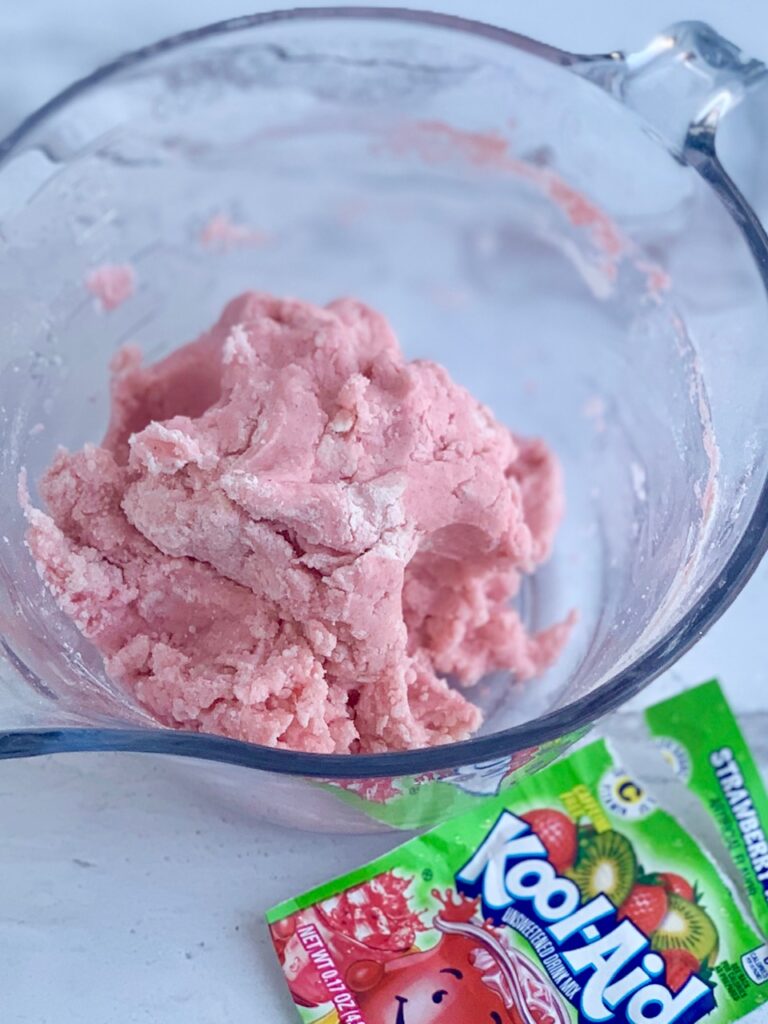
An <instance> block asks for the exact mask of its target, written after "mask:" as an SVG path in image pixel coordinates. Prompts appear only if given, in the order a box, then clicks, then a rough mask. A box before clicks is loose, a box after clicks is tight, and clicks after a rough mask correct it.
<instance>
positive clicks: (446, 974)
mask: <svg viewBox="0 0 768 1024" xmlns="http://www.w3.org/2000/svg"><path fill="white" fill-rule="evenodd" d="M435 926H436V928H437V929H438V930H439V931H440V932H441V933H442V934H441V938H440V941H439V942H438V944H437V945H436V946H435V947H434V948H433V949H431V950H428V951H427V952H424V953H416V954H410V955H406V956H403V957H400V958H399V959H397V960H392V961H390V962H389V963H388V964H386V965H385V966H384V967H383V968H382V969H381V971H380V972H379V974H378V977H375V978H374V976H373V974H372V975H371V976H370V977H369V979H367V981H368V983H369V984H370V987H367V988H366V989H364V990H362V991H358V992H356V993H355V994H356V998H357V1002H358V1005H359V1007H360V1010H361V1011H362V1014H363V1017H364V1019H365V1021H366V1024H468V1022H470V1021H471V1022H472V1024H568V1020H569V1017H568V1015H567V1012H566V1010H565V1007H564V1006H563V1005H562V1003H561V1001H560V999H559V997H558V996H557V995H556V994H555V992H554V991H553V990H552V988H551V987H550V985H548V984H547V982H546V981H545V979H544V976H543V975H542V973H541V972H540V971H539V970H538V968H536V967H535V965H534V964H533V962H532V961H531V960H529V959H528V958H527V957H525V956H523V955H522V954H521V953H519V952H517V951H515V950H512V949H508V948H507V947H506V946H505V945H504V944H503V943H502V942H501V941H500V940H499V939H498V938H496V937H495V936H494V935H493V933H492V932H490V931H488V930H486V929H485V928H483V927H481V926H479V925H477V924H474V923H472V922H465V923H462V922H451V921H446V920H445V919H444V918H442V917H437V918H436V919H435ZM350 975H351V976H350V977H349V979H348V982H349V984H350V988H352V987H353V985H354V983H355V978H354V972H350Z"/></svg>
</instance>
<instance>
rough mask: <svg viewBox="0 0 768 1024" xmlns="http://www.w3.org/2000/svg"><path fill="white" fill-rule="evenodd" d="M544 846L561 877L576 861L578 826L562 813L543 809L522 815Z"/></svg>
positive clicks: (552, 809) (548, 808) (546, 808)
mask: <svg viewBox="0 0 768 1024" xmlns="http://www.w3.org/2000/svg"><path fill="white" fill-rule="evenodd" d="M521 817H522V819H523V821H527V822H528V824H529V825H530V826H531V828H532V829H533V831H534V832H535V833H536V835H537V836H538V837H539V839H540V840H541V841H542V843H543V844H544V849H545V850H546V851H547V857H548V858H549V860H550V861H551V863H552V867H553V868H554V869H555V871H557V873H558V874H559V875H562V874H563V873H564V872H565V871H567V870H568V868H570V867H572V866H573V862H574V861H575V860H576V841H577V834H576V826H575V824H574V823H573V822H572V821H571V819H570V818H569V817H568V815H567V814H563V813H562V811H556V810H554V808H551V807H542V808H540V809H538V810H535V811H528V813H527V814H523V815H521Z"/></svg>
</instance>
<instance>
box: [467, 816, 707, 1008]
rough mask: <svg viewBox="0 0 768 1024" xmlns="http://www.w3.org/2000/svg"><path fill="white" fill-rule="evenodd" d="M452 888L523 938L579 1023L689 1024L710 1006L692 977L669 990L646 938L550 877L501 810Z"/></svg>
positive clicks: (526, 831) (516, 822)
mask: <svg viewBox="0 0 768 1024" xmlns="http://www.w3.org/2000/svg"><path fill="white" fill-rule="evenodd" d="M456 884H457V888H458V889H459V891H460V892H462V893H464V894H466V895H467V896H470V897H472V898H474V897H477V896H480V897H481V899H482V908H483V915H484V917H485V918H486V919H488V918H490V919H491V920H492V921H493V922H494V923H495V924H497V925H501V924H504V925H507V926H508V927H510V928H512V929H514V930H515V931H517V932H518V933H520V934H522V935H524V937H525V938H526V939H527V940H528V941H529V942H530V944H531V946H532V947H533V949H534V950H535V951H536V953H537V954H538V956H539V959H540V960H541V962H542V964H543V966H544V968H545V970H546V971H547V973H548V975H549V977H550V978H551V979H552V981H553V984H554V985H555V986H556V987H557V989H558V990H559V991H560V992H561V993H562V994H563V995H564V996H565V997H566V998H567V999H568V1000H569V1001H570V1002H571V1003H572V1004H573V1005H574V1006H575V1007H576V1008H577V1010H578V1014H579V1020H580V1021H584V1022H590V1024H591V1022H594V1021H612V1022H613V1021H616V1022H627V1024H645V1022H647V1024H651V1022H653V1024H693V1022H694V1021H698V1020H700V1019H701V1018H702V1017H704V1016H706V1014H708V1013H709V1012H710V1011H711V1010H712V1009H714V1006H715V999H714V994H713V992H712V989H711V988H710V987H709V986H708V985H707V984H705V983H704V982H703V981H702V980H701V979H700V978H699V977H697V976H696V975H693V976H692V977H690V978H689V979H688V981H687V982H686V983H685V985H684V986H683V987H682V988H681V989H680V990H679V991H678V992H672V991H670V989H669V988H668V987H667V986H666V985H665V984H664V961H663V959H662V958H661V956H659V954H658V953H656V952H654V951H653V950H652V949H651V946H650V942H649V940H648V937H647V936H646V935H645V934H644V933H643V932H642V931H641V930H640V929H639V928H638V927H637V926H636V925H635V924H633V923H632V921H630V920H626V919H625V920H622V921H618V920H617V916H616V907H615V906H614V905H613V903H612V902H611V901H610V900H609V899H608V897H607V896H605V895H602V894H601V895H598V896H595V897H594V899H591V900H589V901H588V902H586V903H584V904H583V905H582V902H581V899H582V897H581V893H580V891H579V888H578V886H577V885H576V883H575V882H573V881H572V880H571V879H570V878H566V877H564V876H562V875H558V874H557V872H556V871H555V869H554V868H553V866H552V864H550V862H549V861H548V860H547V852H546V850H545V848H544V845H543V844H542V842H541V840H540V839H539V838H538V836H536V835H535V834H534V833H533V832H532V831H531V828H530V826H529V825H528V824H527V822H525V821H522V820H521V819H520V818H517V817H516V816H515V815H514V814H510V813H509V812H508V811H507V812H504V813H503V814H502V815H501V817H500V818H499V820H498V821H497V822H496V824H495V825H494V827H493V828H492V829H491V831H490V832H489V833H488V835H487V836H486V838H485V841H484V842H483V844H482V846H481V847H480V848H479V849H478V851H477V852H476V853H475V855H474V856H473V857H472V859H471V860H470V861H469V862H468V863H467V864H466V865H465V866H464V867H463V868H462V869H461V871H460V872H459V873H458V875H457V876H456Z"/></svg>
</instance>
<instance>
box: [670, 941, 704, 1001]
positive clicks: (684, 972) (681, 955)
mask: <svg viewBox="0 0 768 1024" xmlns="http://www.w3.org/2000/svg"><path fill="white" fill-rule="evenodd" d="M661 955H662V956H663V957H664V962H665V964H666V965H667V970H666V975H667V985H668V986H669V988H670V989H671V990H672V991H673V992H679V991H680V989H681V988H682V987H683V985H684V984H685V983H686V981H688V979H689V978H690V976H691V975H692V974H696V973H697V972H698V970H699V967H700V964H699V961H698V960H697V959H696V957H695V956H694V955H693V953H691V951H690V950H689V949H665V950H664V951H663V952H662V954H661Z"/></svg>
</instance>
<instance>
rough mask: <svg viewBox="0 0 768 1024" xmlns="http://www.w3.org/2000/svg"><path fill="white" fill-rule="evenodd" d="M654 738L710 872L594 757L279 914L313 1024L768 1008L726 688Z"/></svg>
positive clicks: (753, 867) (664, 712)
mask: <svg viewBox="0 0 768 1024" xmlns="http://www.w3.org/2000/svg"><path fill="white" fill-rule="evenodd" d="M646 723H647V728H648V732H649V734H650V737H651V739H650V741H649V746H648V757H649V759H650V758H651V757H652V756H653V757H659V756H660V755H662V756H663V757H664V758H665V759H666V761H667V762H668V764H669V765H670V768H671V770H673V771H674V772H675V773H676V775H677V778H678V779H679V780H680V786H681V787H682V786H685V787H686V789H685V797H686V800H688V801H689V802H690V803H691V804H692V805H694V804H695V807H696V809H697V811H698V817H700V818H701V819H702V820H703V821H704V822H705V825H707V826H708V827H709V830H710V831H711V834H712V837H714V843H713V849H712V852H708V851H706V850H705V849H704V848H703V847H702V842H701V839H700V838H697V835H694V834H692V832H691V831H690V828H689V822H688V821H686V820H684V819H683V818H681V817H680V816H679V815H677V814H672V813H671V812H670V810H669V809H666V808H665V807H664V806H661V805H660V804H659V803H658V802H657V800H656V798H655V796H654V793H653V792H652V791H651V790H649V789H648V787H647V786H646V784H645V783H644V782H643V779H642V778H641V777H639V776H637V775H636V774H633V773H630V772H629V771H627V770H626V769H625V767H624V766H623V765H622V763H621V760H620V759H619V758H618V756H617V754H616V752H615V751H614V750H613V749H612V747H611V746H610V744H609V743H606V742H605V741H603V740H600V741H598V742H595V743H592V744H591V745H589V746H586V747H583V748H582V749H580V750H578V751H576V752H575V753H573V754H572V755H570V756H569V757H567V758H565V759H564V760H562V761H560V762H559V763H557V764H555V765H552V766H551V767H549V768H547V769H545V770H543V771H541V772H539V773H538V774H537V775H535V776H534V777H532V778H530V779H527V780H525V781H523V782H521V783H519V784H516V785H515V786H514V787H513V789H512V790H511V791H509V792H507V793H504V794H502V795H500V796H498V797H495V798H493V799H490V800H485V801H483V802H482V803H480V804H479V805H478V808H477V810H475V811H473V812H471V813H469V814H467V815H465V816H464V817H462V818H459V819H457V820H455V821H452V822H449V823H447V824H445V825H442V826H440V827H439V828H436V829H434V830H433V831H431V832H429V833H427V834H426V835H424V836H422V837H421V838H418V839H415V840H412V841H411V842H409V843H406V844H405V845H404V846H401V847H400V848H399V849H396V850H394V851H392V852H391V853H389V854H387V855H386V856H384V857H382V858H380V859H379V860H377V861H375V862H374V863H372V864H370V865H368V866H367V867H364V868H361V869H360V870H359V871H356V872H354V873H353V874H352V875H349V876H347V877H346V878H341V879H338V880H337V881H335V882H331V883H330V884H328V885H325V886H322V887H321V888H319V889H316V890H315V891H313V892H310V893H308V894H306V895H304V896H300V897H299V898H298V899H294V900H290V901H288V902H287V903H284V904H282V905H281V906H279V907H276V908H275V909H274V910H273V911H271V912H270V913H269V914H268V921H269V925H270V929H271V934H272V938H273V941H274V945H275V949H276V951H277V954H278V957H279V960H280V963H281V965H282V968H283V972H284V974H285V978H286V981H287V982H288V986H289V989H290V992H291V996H292V998H293V1001H294V1003H295V1005H296V1008H297V1010H298V1013H299V1016H300V1018H301V1020H302V1021H303V1022H304V1024H567V1022H570V1021H578V1022H584V1024H587V1022H588V1024H594V1022H622V1024H624V1022H626V1024H645V1022H648V1024H650V1022H653V1024H673V1022H676V1024H693V1022H695V1021H699V1020H706V1021H708V1022H713V1024H715V1022H717V1024H725V1022H730V1021H735V1020H739V1019H740V1018H742V1017H744V1016H746V1015H747V1014H749V1013H750V1012H751V1011H753V1010H755V1009H756V1008H757V1007H759V1006H760V1005H761V1004H763V1003H765V1002H766V1001H768V947H767V946H766V945H765V942H764V939H763V937H762V934H761V933H764V932H765V931H766V929H768V904H767V903H766V892H768V841H767V840H766V835H765V828H766V827H768V800H767V799H766V793H765V790H764V787H763V785H762V783H761V780H760V776H759V773H758V771H757V768H756V766H755V763H754V761H753V759H752V757H751V755H750V753H749V750H748V748H747V746H746V743H745V741H744V739H743V737H742V735H741V733H740V731H739V728H738V726H737V723H736V721H735V719H734V717H733V715H732V713H731V712H730V709H729V708H728V705H727V704H726V702H725V699H724V697H723V696H722V693H721V691H720V688H719V686H718V685H717V683H708V684H705V685H704V686H702V687H699V688H698V689H696V690H691V691H688V692H686V693H684V694H683V695H682V696H680V697H676V698H673V699H672V700H669V701H666V702H664V703H663V704H659V705H656V706H655V707H654V708H652V709H650V710H649V711H648V712H647V713H646ZM672 789H674V786H673V787H672ZM662 791H663V792H665V793H666V792H667V787H666V786H665V787H662ZM681 792H682V789H681ZM696 817H697V814H695V813H694V814H693V815H692V818H693V819H695V818H696Z"/></svg>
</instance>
